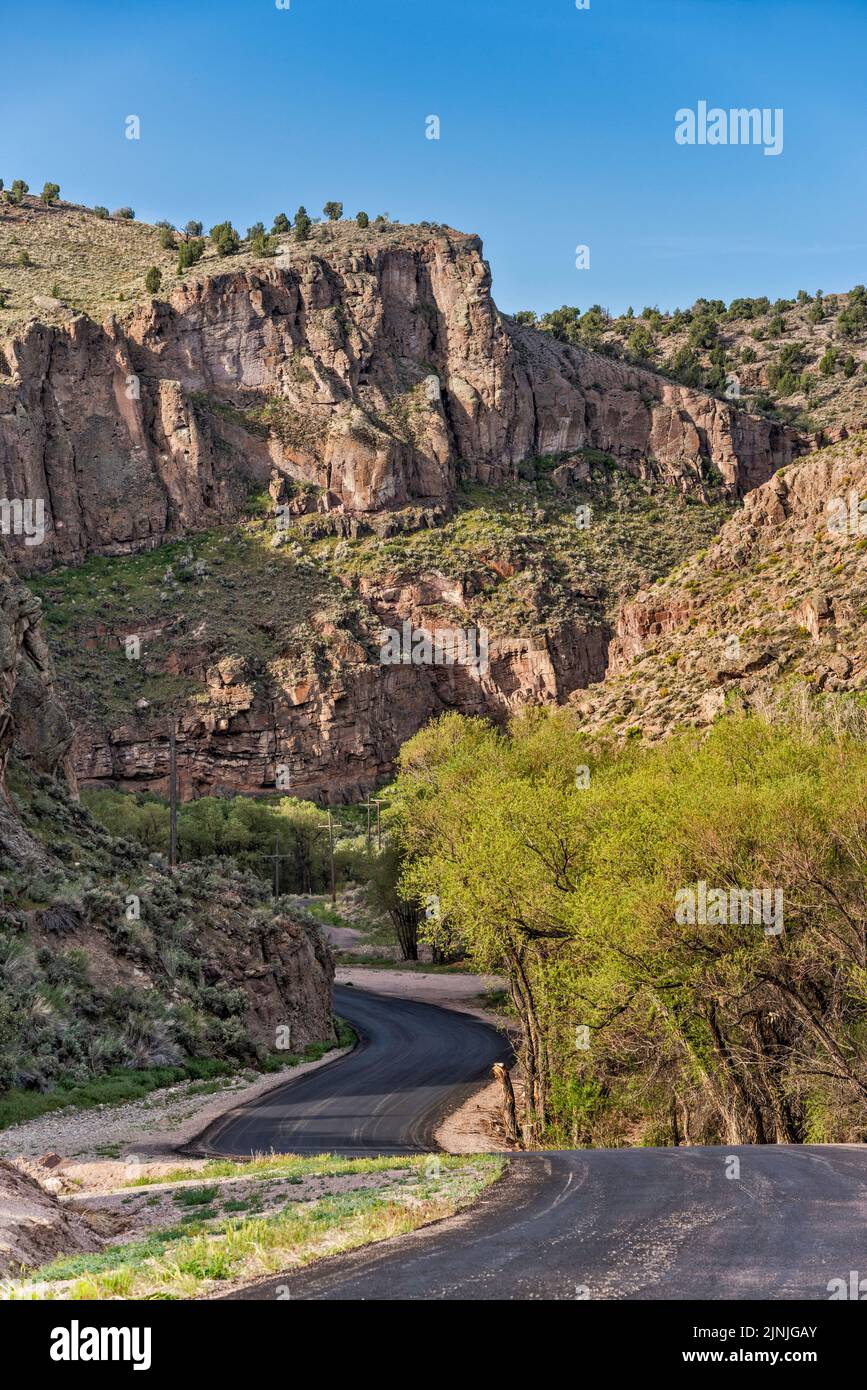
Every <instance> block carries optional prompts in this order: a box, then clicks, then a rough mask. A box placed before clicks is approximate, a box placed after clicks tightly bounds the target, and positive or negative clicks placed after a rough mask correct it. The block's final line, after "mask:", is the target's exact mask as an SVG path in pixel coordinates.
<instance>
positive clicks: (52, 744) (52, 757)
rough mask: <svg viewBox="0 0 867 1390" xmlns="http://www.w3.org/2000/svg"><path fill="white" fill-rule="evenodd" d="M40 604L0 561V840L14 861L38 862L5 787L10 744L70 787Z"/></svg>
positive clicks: (64, 727)
mask: <svg viewBox="0 0 867 1390" xmlns="http://www.w3.org/2000/svg"><path fill="white" fill-rule="evenodd" d="M40 612H41V605H40V603H39V600H38V599H37V598H35V597H34V595H33V594H31V593H30V591H29V590H28V589H27V588H25V586H24V585H23V584H21V583H20V582H19V581H18V580H17V579H16V578H15V577H14V576H13V574H12V573H11V571H10V570H9V568H8V566H7V565H6V564H5V563H4V562H3V561H2V560H0V840H2V844H3V848H4V849H6V850H8V851H10V852H11V853H12V855H13V857H15V858H16V859H38V858H42V857H43V851H42V848H41V846H40V845H39V844H38V843H37V842H36V841H35V840H34V839H33V838H32V837H31V836H30V835H28V834H27V832H26V831H25V830H24V828H23V826H22V825H21V823H20V820H19V818H18V815H17V813H16V811H15V809H14V806H13V804H12V801H11V799H10V797H9V793H8V791H7V788H6V763H7V759H8V757H9V753H10V751H11V749H12V746H13V743H14V744H15V745H16V746H17V749H18V752H19V754H20V755H21V756H23V757H24V758H25V759H26V760H27V761H29V762H30V763H31V764H32V766H33V767H35V768H36V769H37V770H38V771H40V772H47V773H54V772H56V771H58V770H59V769H62V770H63V771H64V772H65V773H66V775H67V777H68V778H69V780H70V781H71V782H72V785H74V779H73V776H72V772H71V765H70V763H69V761H68V758H67V755H68V753H69V748H70V745H71V743H72V736H73V729H72V724H71V722H70V720H69V718H68V716H67V714H66V710H65V709H64V707H63V705H62V703H61V701H60V699H59V697H58V695H57V692H56V689H55V682H54V670H53V667H52V663H51V657H50V656H49V652H48V647H47V645H46V643H45V639H44V637H43V635H42V630H41V627H40Z"/></svg>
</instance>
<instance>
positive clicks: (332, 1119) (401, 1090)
mask: <svg viewBox="0 0 867 1390" xmlns="http://www.w3.org/2000/svg"><path fill="white" fill-rule="evenodd" d="M334 1008H335V1011H336V1012H337V1013H338V1014H340V1015H341V1017H343V1018H345V1019H348V1020H349V1022H350V1023H351V1024H352V1026H353V1027H354V1028H355V1029H356V1031H357V1032H358V1034H359V1037H360V1038H361V1040H362V1041H361V1045H360V1046H359V1047H358V1048H356V1050H355V1051H354V1052H353V1053H351V1054H350V1055H349V1056H348V1057H343V1058H339V1059H338V1060H337V1061H336V1062H333V1063H330V1064H329V1065H328V1066H326V1067H320V1068H319V1069H318V1070H317V1071H314V1072H309V1073H308V1074H307V1075H306V1076H302V1077H299V1078H298V1080H297V1081H290V1082H288V1083H287V1084H286V1085H285V1086H281V1087H279V1088H277V1089H276V1090H274V1091H269V1092H267V1094H266V1095H264V1096H262V1097H260V1098H259V1099H258V1100H255V1101H252V1102H250V1103H249V1104H248V1105H245V1106H241V1107H239V1108H238V1109H236V1110H234V1111H231V1112H230V1113H229V1114H228V1115H225V1116H223V1117H222V1118H221V1119H220V1120H217V1121H216V1122H215V1124H213V1125H211V1126H210V1128H209V1129H208V1130H206V1131H205V1133H204V1134H203V1135H202V1136H201V1138H200V1139H199V1141H197V1145H196V1147H199V1146H200V1145H201V1146H202V1147H204V1148H207V1149H208V1150H209V1151H211V1152H214V1153H220V1154H237V1155H246V1154H250V1153H262V1152H266V1153H267V1152H269V1151H270V1150H272V1149H273V1150H275V1151H276V1152H278V1153H339V1154H352V1155H356V1154H362V1155H363V1154H371V1153H378V1154H389V1153H399V1154H400V1153H413V1152H417V1151H419V1150H421V1151H426V1150H430V1149H435V1148H436V1144H435V1143H434V1138H433V1136H434V1133H435V1131H436V1129H437V1128H438V1127H439V1124H440V1122H441V1120H442V1119H443V1117H444V1116H445V1115H446V1114H447V1113H448V1111H450V1110H453V1109H454V1108H455V1107H456V1106H458V1105H460V1104H462V1103H463V1101H464V1100H466V1099H467V1098H468V1097H469V1096H470V1095H472V1093H473V1091H474V1090H475V1089H476V1088H477V1086H478V1083H479V1082H480V1081H484V1080H488V1079H489V1078H490V1071H491V1066H492V1064H493V1063H494V1062H497V1061H502V1060H505V1059H506V1058H507V1057H508V1055H509V1054H508V1045H507V1043H506V1042H505V1039H504V1038H503V1037H501V1035H500V1034H498V1033H497V1032H496V1030H495V1029H493V1028H490V1027H489V1026H488V1025H487V1024H485V1023H481V1022H480V1021H479V1020H478V1019H475V1018H472V1017H471V1016H470V1015H468V1014H462V1013H457V1012H454V1011H452V1010H449V1009H439V1008H436V1007H434V1006H433V1005H431V1004H417V1003H414V1002H410V1001H409V1000H401V999H385V998H380V997H378V996H377V995H374V994H367V993H365V992H363V991H361V990H357V989H352V988H337V989H335V991H334Z"/></svg>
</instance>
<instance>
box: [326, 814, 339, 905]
mask: <svg viewBox="0 0 867 1390" xmlns="http://www.w3.org/2000/svg"><path fill="white" fill-rule="evenodd" d="M328 858H329V860H330V861H331V906H332V907H336V905H337V887H336V885H335V882H334V822H333V821H332V819H331V807H330V806H329V808H328Z"/></svg>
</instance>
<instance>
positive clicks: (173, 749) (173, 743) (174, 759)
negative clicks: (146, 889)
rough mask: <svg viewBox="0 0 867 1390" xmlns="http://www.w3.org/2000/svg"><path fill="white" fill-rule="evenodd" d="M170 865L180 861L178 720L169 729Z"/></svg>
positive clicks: (175, 866)
mask: <svg viewBox="0 0 867 1390" xmlns="http://www.w3.org/2000/svg"><path fill="white" fill-rule="evenodd" d="M169 808H170V809H169V867H170V868H171V869H175V868H177V863H178V745H177V720H176V719H174V718H173V719H172V725H171V729H170V730H169Z"/></svg>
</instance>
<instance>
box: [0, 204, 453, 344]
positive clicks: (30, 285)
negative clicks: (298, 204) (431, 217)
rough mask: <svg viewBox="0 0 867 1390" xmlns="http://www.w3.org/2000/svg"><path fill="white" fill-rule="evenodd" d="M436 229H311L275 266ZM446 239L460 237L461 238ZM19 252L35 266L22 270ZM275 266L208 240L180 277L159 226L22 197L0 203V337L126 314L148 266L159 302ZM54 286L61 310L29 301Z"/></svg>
mask: <svg viewBox="0 0 867 1390" xmlns="http://www.w3.org/2000/svg"><path fill="white" fill-rule="evenodd" d="M435 230H436V231H441V230H442V229H435ZM206 231H207V229H206ZM238 231H239V233H240V234H241V235H242V236H243V234H244V232H245V231H246V228H244V227H239V228H238ZM433 231H434V229H431V228H427V229H426V228H422V227H402V226H401V227H398V226H397V224H388V225H386V226H385V227H383V228H377V227H375V226H373V225H371V226H370V227H369V228H367V229H365V230H362V229H360V228H359V227H357V226H356V224H355V222H350V221H346V222H339V223H334V224H331V223H329V224H321V225H315V226H314V227H313V229H312V232H311V238H310V240H309V241H308V242H305V243H303V244H299V243H298V242H295V241H294V240H293V239H292V237H291V235H290V236H285V237H281V238H280V239H279V244H280V263H281V264H285V263H286V259H287V257H289V258H291V261H292V263H293V264H294V263H303V262H304V261H306V260H309V259H310V258H311V257H312V256H315V255H316V254H317V253H318V252H322V251H323V250H324V249H325V248H326V247H327V248H328V250H329V251H333V250H335V249H339V250H341V251H345V252H347V253H348V254H354V253H359V252H362V251H369V250H371V249H372V248H373V249H376V248H378V247H380V246H382V245H387V244H388V242H389V239H390V238H393V237H396V236H397V237H399V238H400V240H401V243H405V242H407V241H409V242H412V241H423V240H425V239H426V238H430V236H431V235H432V233H433ZM450 235H453V236H456V237H460V234H459V233H450ZM22 254H26V256H27V257H29V258H30V260H31V261H32V262H33V264H32V265H30V266H22V265H20V264H19V260H20V258H21V256H22ZM274 264H275V260H274V258H273V257H261V256H260V257H255V256H253V255H252V254H251V253H250V252H249V251H248V250H247V249H246V247H242V249H241V251H240V252H239V254H237V255H235V256H230V257H226V258H225V259H224V258H221V257H220V256H218V255H217V252H216V251H215V250H214V248H213V247H212V246H211V244H210V242H208V243H207V249H206V252H205V255H204V257H203V259H202V260H201V261H200V262H199V263H198V265H196V266H194V267H193V268H192V269H191V270H188V271H186V272H185V274H184V275H179V274H178V272H177V252H176V251H172V250H164V249H163V248H162V247H161V246H160V230H159V228H158V227H152V226H149V225H147V224H146V223H143V222H130V221H125V220H124V219H122V218H107V219H101V218H99V217H97V216H96V215H95V214H94V213H93V212H92V211H91V210H90V209H88V208H84V207H79V206H77V205H75V204H72V203H58V204H57V205H56V206H54V207H46V206H45V205H44V204H43V203H42V202H41V201H40V200H39V199H38V198H34V197H27V198H25V199H24V202H23V203H22V204H21V205H20V206H15V205H13V204H11V203H2V202H0V297H3V298H5V300H6V306H5V308H0V337H2V336H3V335H4V334H8V333H9V332H11V331H13V330H14V329H16V328H19V327H20V326H21V325H22V324H24V323H26V322H27V321H28V320H29V319H33V318H38V319H40V320H44V321H46V322H49V323H51V322H59V321H62V320H63V319H64V318H68V317H69V311H70V310H73V311H75V312H78V313H84V314H87V315H88V316H89V317H91V318H94V319H96V320H98V321H99V322H102V321H103V320H104V319H106V318H107V317H108V316H109V315H110V314H123V313H124V312H125V311H127V310H128V309H130V308H131V307H132V306H134V305H135V304H136V303H142V302H146V301H148V300H149V299H150V298H151V296H150V295H149V294H148V293H147V291H146V290H145V285H144V279H145V274H146V273H147V271H148V269H149V267H150V266H156V267H157V269H158V270H159V271H160V272H161V274H162V277H163V281H162V286H161V288H160V297H161V298H164V297H167V296H168V295H170V294H171V292H172V290H173V289H175V288H176V287H177V286H178V285H180V284H182V283H183V282H184V280H185V279H197V278H201V277H202V276H203V275H204V276H206V275H210V274H214V273H217V272H223V271H226V270H229V269H231V270H239V269H243V268H245V267H247V266H250V265H257V266H260V267H262V268H266V267H268V266H273V265H274ZM55 286H56V287H57V289H58V291H59V295H58V296H57V297H58V298H60V299H61V300H62V301H63V303H64V305H65V306H66V307H65V308H61V309H46V308H45V307H44V306H41V305H37V304H36V303H34V297H42V298H46V297H48V298H50V297H53V294H52V292H53V290H54V288H55Z"/></svg>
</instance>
